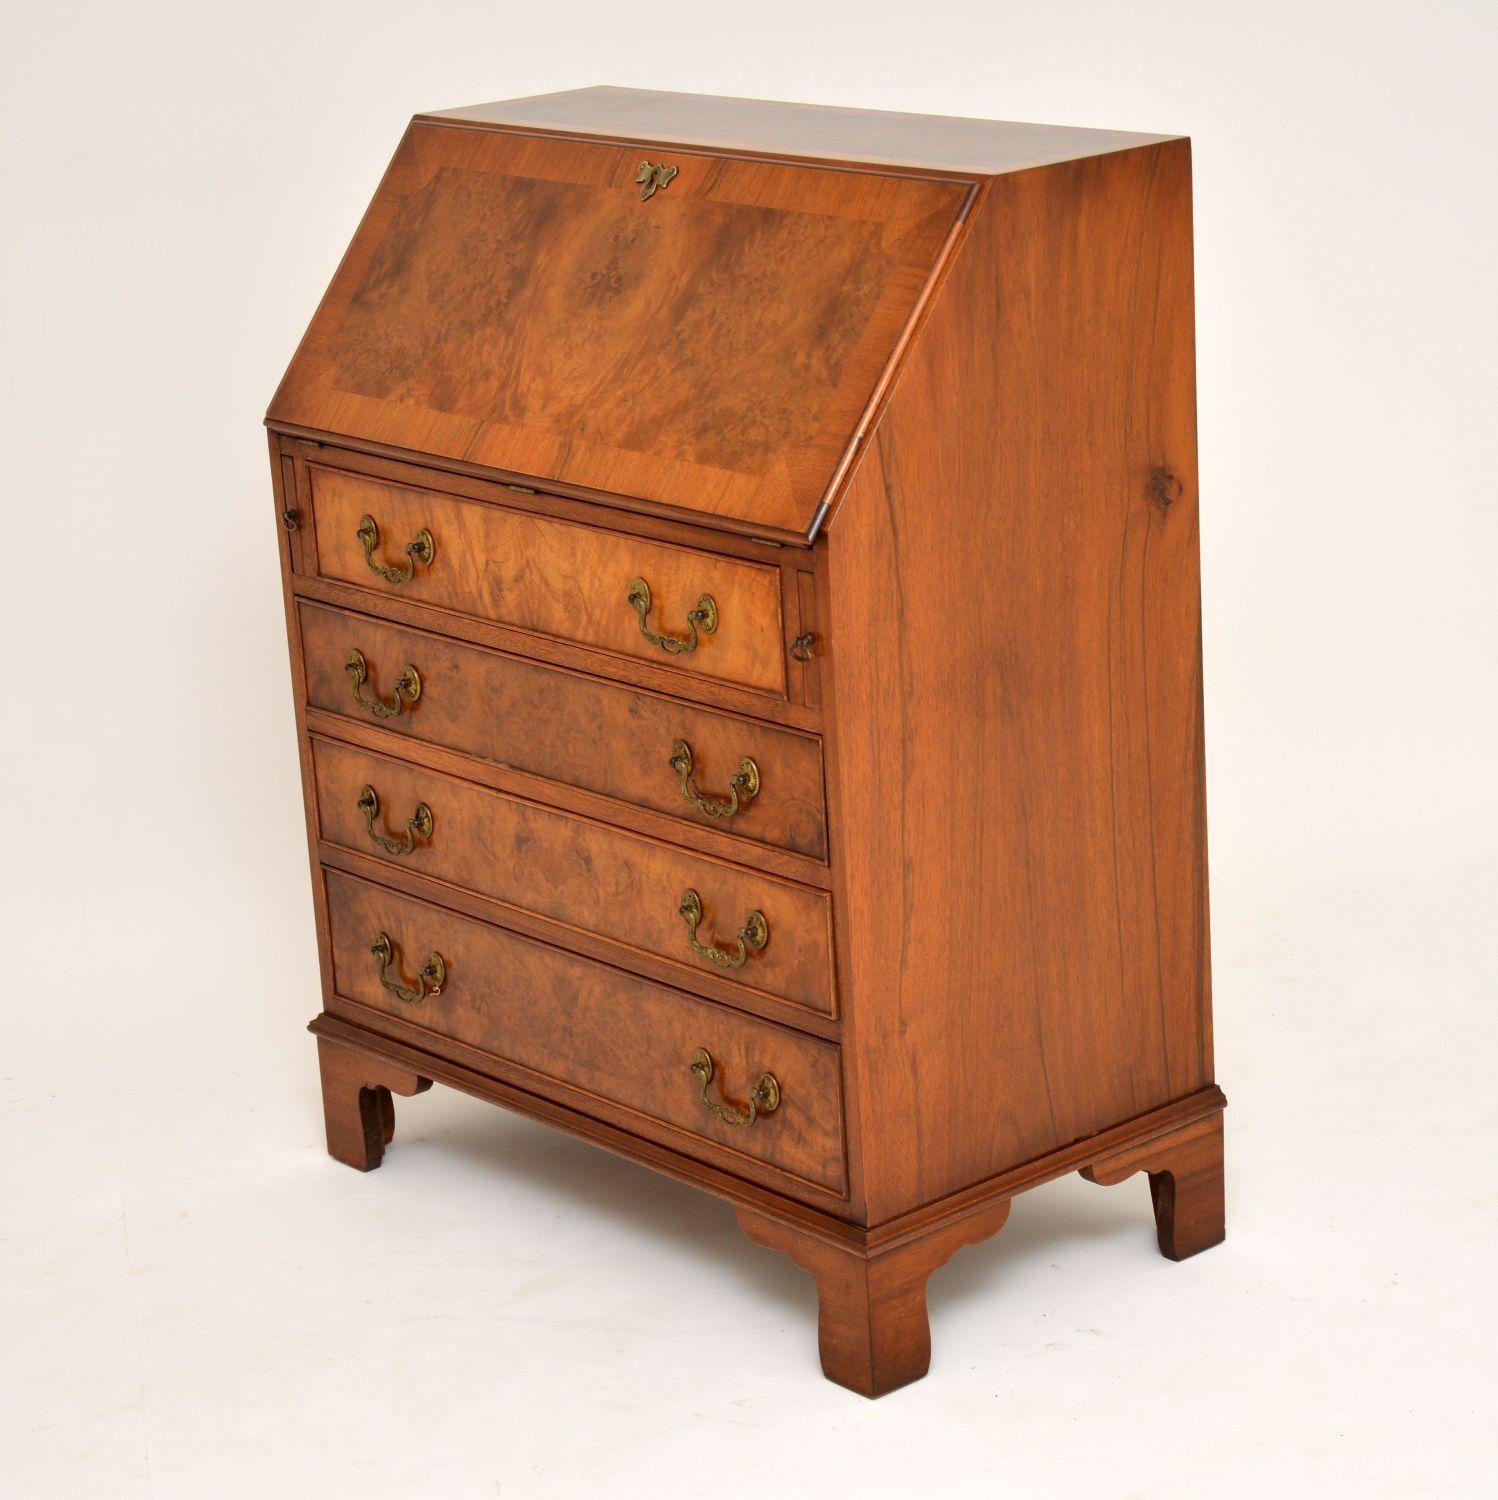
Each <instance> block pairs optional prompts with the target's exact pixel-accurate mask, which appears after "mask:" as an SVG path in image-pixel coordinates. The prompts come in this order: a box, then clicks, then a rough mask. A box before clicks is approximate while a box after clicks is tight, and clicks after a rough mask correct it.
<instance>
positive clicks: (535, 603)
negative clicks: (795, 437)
mask: <svg viewBox="0 0 1498 1500" xmlns="http://www.w3.org/2000/svg"><path fill="white" fill-rule="evenodd" d="M310 480H311V490H312V514H313V519H314V524H315V526H316V528H317V557H318V568H319V573H320V575H321V576H322V577H324V578H331V579H336V580H338V581H340V582H343V583H348V584H353V585H355V586H357V587H359V588H363V589H368V590H370V591H371V592H372V593H373V594H375V595H376V596H378V597H380V598H389V597H392V596H395V597H398V598H400V599H401V600H403V601H406V602H415V603H420V604H427V605H435V606H438V607H440V608H443V609H452V610H458V611H460V612H462V613H464V614H468V615H475V616H478V617H479V618H481V619H487V620H494V621H497V622H499V623H501V624H505V625H512V626H517V627H519V628H520V629H522V630H529V631H534V632H536V633H538V634H541V635H549V636H554V637H556V638H557V639H559V640H566V641H576V642H578V643H579V644H582V645H586V646H593V647H597V648H600V649H602V650H606V651H612V652H617V653H619V654H620V655H623V656H631V657H638V658H641V659H643V660H645V661H649V662H651V663H652V664H654V665H657V666H670V667H673V668H675V669H677V670H678V671H680V672H681V673H682V674H684V675H685V676H688V677H694V676H703V677H712V678H717V679H721V680H723V681H726V682H734V683H739V684H741V685H743V686H746V687H750V688H754V689H756V690H757V691H759V692H764V693H772V694H775V695H777V696H780V697H783V696H784V694H785V652H784V647H783V645H782V640H783V636H784V627H783V623H782V619H781V600H780V570H779V569H778V568H776V567H770V566H764V565H755V564H753V563H747V562H741V561H738V560H737V559H733V558H726V557H717V556H713V555H712V554H711V553H706V552H700V551H693V550H688V549H687V548H684V547H674V546H665V545H662V544H661V543H659V542H651V541H646V540H645V539H643V538H641V537H633V536H625V535H622V534H620V533H618V532H612V531H602V530H599V529H598V528H596V527H586V526H577V525H574V524H572V523H570V522H566V521H557V520H553V519H551V518H549V517H546V516H538V515H534V514H530V513H527V512H525V511H521V510H512V509H506V508H502V507H500V506H497V505H488V504H484V503H482V502H479V501H473V500H467V499H462V498H459V497H458V496H455V495H452V494H446V493H443V492H441V491H439V490H436V489H433V488H427V487H423V488H416V487H414V486H410V485H395V484H389V483H386V482H384V481H382V480H376V479H371V478H369V477H367V476H365V475H362V474H351V473H349V472H347V471H346V470H342V469H335V468H326V467H323V466H322V465H312V466H311V468H310ZM366 515H367V516H370V517H372V518H373V519H374V521H375V523H376V525H377V527H378V530H379V536H380V545H379V547H378V548H377V549H376V551H375V554H374V560H375V561H376V562H377V563H381V564H382V565H385V566H389V567H396V568H403V567H404V566H405V564H406V555H405V550H404V549H405V546H406V544H407V543H408V542H410V541H412V540H413V539H414V538H415V537H416V535H417V533H418V532H420V531H426V532H428V533H429V534H430V535H431V537H432V539H433V543H434V548H435V550H434V555H433V559H432V563H431V565H430V566H429V567H423V566H420V565H417V566H416V567H415V569H414V572H413V574H412V576H411V578H410V579H409V580H408V581H402V582H399V583H392V582H389V581H388V580H386V579H385V578H382V577H381V576H380V575H379V574H377V573H375V572H374V571H373V570H372V569H371V568H370V566H369V562H368V560H367V559H366V557H365V553H364V546H363V543H362V541H361V540H360V538H359V535H358V533H359V528H360V525H361V523H362V521H363V518H364V517H365V516H366ZM637 577H638V578H643V579H644V580H645V581H646V583H648V584H649V585H650V592H651V595H652V600H653V607H652V609H651V611H650V613H649V615H648V616H647V619H646V623H647V624H648V626H649V628H650V629H651V630H652V631H653V632H654V633H655V634H657V635H667V636H671V637H673V638H685V637H686V636H687V614H688V612H689V611H690V610H692V609H695V608H696V606H697V602H698V600H699V599H700V598H701V596H702V595H704V594H706V595H709V596H711V598H712V599H713V600H714V602H715V603H716V604H717V607H718V627H717V629H716V630H715V631H713V632H712V633H711V634H709V633H706V632H699V633H698V637H697V642H698V643H697V647H696V649H695V650H693V651H691V652H689V653H683V654H675V655H673V654H670V653H668V652H666V651H664V650H662V648H661V647H660V646H658V645H655V644H653V643H652V642H651V641H649V640H648V639H647V638H646V637H645V635H644V634H643V633H642V632H641V630H640V620H639V616H638V614H637V613H636V611H635V609H634V607H633V606H632V605H631V604H630V602H629V592H630V585H631V583H632V582H633V580H634V579H635V578H637Z"/></svg>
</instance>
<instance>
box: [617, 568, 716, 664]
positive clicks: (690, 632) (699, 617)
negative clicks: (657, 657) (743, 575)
mask: <svg viewBox="0 0 1498 1500" xmlns="http://www.w3.org/2000/svg"><path fill="white" fill-rule="evenodd" d="M629 602H630V603H631V604H632V605H633V606H634V611H635V613H636V614H637V615H638V616H639V617H640V634H641V635H643V636H644V637H645V639H646V640H647V641H649V642H650V643H651V644H652V645H655V646H659V647H660V648H661V650H662V651H664V652H666V653H667V655H669V656H687V655H690V654H691V653H692V652H693V651H695V650H696V649H697V627H698V626H699V625H700V626H701V627H702V633H703V634H704V635H711V634H712V633H713V632H714V631H715V630H716V629H717V628H718V606H717V604H716V603H715V602H714V601H713V596H712V595H711V594H704V595H703V596H702V597H701V598H700V599H699V600H698V601H697V608H696V609H694V610H689V611H688V613H687V634H686V638H685V639H682V638H681V637H680V636H674V635H656V633H655V632H654V631H653V630H651V628H650V627H649V626H648V625H647V624H646V623H645V616H646V615H648V614H649V613H650V603H651V600H650V585H649V584H648V583H646V582H645V580H644V579H643V578H636V579H633V580H632V581H631V582H630V585H629Z"/></svg>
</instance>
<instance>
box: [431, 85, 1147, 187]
mask: <svg viewBox="0 0 1498 1500" xmlns="http://www.w3.org/2000/svg"><path fill="white" fill-rule="evenodd" d="M418 118H420V119H431V120H442V121H451V122H463V123H468V124H474V125H500V126H506V125H507V126H511V127H516V128H519V129H527V130H553V131H567V132H571V133H575V134H578V135H600V136H613V137H615V138H619V137H624V138H628V139H630V140H635V141H667V142H671V143H673V144H681V145H686V146H699V147H707V148H710V149H713V150H717V151H733V152H756V153H768V154H773V155H777V156H794V157H805V158H808V159H811V160H820V161H847V162H859V163H864V164H867V163H870V162H876V163H881V164H884V165H888V166H896V167H913V168H920V169H924V170H928V171H938V172H974V173H984V174H987V173H997V172H1023V171H1027V170H1029V169H1030V168H1032V167H1043V166H1046V165H1048V164H1050V163H1052V162H1058V161H1074V160H1076V159H1077V158H1079V157H1084V156H1096V155H1100V154H1102V153H1104V152H1109V151H1123V150H1127V149H1129V148H1131V147H1135V146H1146V145H1149V144H1151V143H1153V142H1156V141H1162V140H1166V139H1168V137H1166V136H1159V135H1140V134H1137V133H1133V132H1129V131H1124V130H1086V129H1081V128H1078V127H1077V126H1074V125H1026V124H1020V123H1018V122H1016V121H1013V120H971V119H962V118H959V117H956V116H952V115H918V114H905V113H895V112H893V111H890V110H880V109H839V108H835V107H833V106H831V105H826V104H787V103H782V102H776V101H772V100H768V99H731V98H724V97H721V96H719V95H714V94H676V93H664V92H662V91H660V90H657V89H622V88H586V89H566V90H563V91H562V92H560V93H555V94H537V95H535V96H533V97H531V98H528V99H499V100H495V101H494V102H493V103H490V104H472V105H468V106H465V107H464V108H462V109H444V110H438V111H435V112H434V113H432V114H430V115H422V116H418Z"/></svg>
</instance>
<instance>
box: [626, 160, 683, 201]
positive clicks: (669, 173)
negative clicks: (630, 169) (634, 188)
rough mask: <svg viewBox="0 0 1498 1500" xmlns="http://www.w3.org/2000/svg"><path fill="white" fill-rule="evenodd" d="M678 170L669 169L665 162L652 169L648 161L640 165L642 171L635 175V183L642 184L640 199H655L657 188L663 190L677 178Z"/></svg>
mask: <svg viewBox="0 0 1498 1500" xmlns="http://www.w3.org/2000/svg"><path fill="white" fill-rule="evenodd" d="M676 171H677V169H676V168H675V167H668V166H666V165H665V163H664V162H663V163H662V164H661V165H660V166H658V167H652V166H651V165H650V163H649V162H648V161H642V162H641V163H640V169H639V171H638V172H636V173H635V181H636V182H638V183H640V184H641V187H640V198H641V200H642V201H643V200H644V199H646V198H650V197H653V196H654V195H655V190H656V189H657V188H663V187H665V185H666V184H667V183H668V182H670V181H671V179H672V178H673V177H675V176H676Z"/></svg>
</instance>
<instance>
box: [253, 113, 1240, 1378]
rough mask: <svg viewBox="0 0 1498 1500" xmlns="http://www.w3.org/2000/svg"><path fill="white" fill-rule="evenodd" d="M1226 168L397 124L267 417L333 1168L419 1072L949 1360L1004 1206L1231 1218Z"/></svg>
mask: <svg viewBox="0 0 1498 1500" xmlns="http://www.w3.org/2000/svg"><path fill="white" fill-rule="evenodd" d="M1193 337H1194V335H1193V325H1192V255H1191V189H1190V156H1189V144H1188V142H1187V141H1185V140H1184V139H1180V138H1173V137H1155V136H1141V135H1126V134H1119V133H1114V132H1106V131H1093V130H1068V129H1061V128H1056V127H1049V126H1034V125H1012V124H997V123H990V122H985V121H974V120H945V119H939V118H934V117H926V116H915V115H885V114H877V113H872V112H864V111H855V110H826V109H817V108H812V107H810V106H804V105H779V104H760V103H753V102H749V101H741V100H726V99H710V98H701V97H696V96H691V95H673V94H656V93H646V92H638V91H634V90H627V89H583V90H578V91H575V92H572V93H564V94H553V95H545V96H541V97H538V98H534V99H524V100H515V101H510V102H506V103H499V104H492V105H484V106H480V107H477V108H473V109H461V110H454V111H450V112H448V113H445V114H434V115H420V116H417V117H416V119H414V120H413V121H412V122H411V125H410V127H409V129H408V130H407V132H406V134H405V137H404V139H403V140H402V141H401V143H400V146H399V148H398V149H397V151H396V154H395V157H394V159H393V161H392V162H391V164H390V167H389V169H388V171H387V172H386V174H385V177H384V180H383V181H382V182H381V184H380V186H379V189H378V191H377V192H376V194H375V197H374V200H373V202H372V204H371V206H370V208H369V210H368V212H367V213H366V215H365V217H364V220H363V223H362V224H361V225H360V227H359V230H358V233H357V234H356V235H355V237H354V240H353V243H352V245H351V246H350V248H349V250H348V253H347V255H346V256H345V258H344V260H343V263H342V265H341V266H340V267H339V270H338V272H337V275H336V276H335V278H334V280H333V283H332V285H331V287H330V288H329V290H328V292H327V295H326V296H325V298H324V300H323V302H322V305H321V307H320V308H319V309H318V311H317V314H316V316H315V317H314V319H313V321H312V324H311V327H310V328H309V330H308V332H307V334H306V337H305V338H304V340H303V341H302V344H301V347H300V348H299V350H298V351H297V354H296V357H295V358H294V360H293V361H292V364H291V367H290V369H289V371H288V372H287V374H286V377H285V379H284V381H283V382H282V385H281V387H280V389H279V391H278V392H277V394H276V396H275V399H274V401H273V402H272V404H271V408H270V413H269V417H268V426H269V429H270V446H271V467H272V474H273V478H274V487H275V506H276V513H277V517H278V520H279V523H280V527H281V530H280V538H281V548H282V563H283V568H284V576H285V592H286V618H287V627H288V631H289V633H290V640H291V657H292V672H293V678H294V685H295V692H296V702H297V724H298V734H299V740H300V746H301V757H302V774H303V782H304V787H305V793H306V805H307V830H308V840H309V845H310V851H311V861H312V873H313V886H314V895H315V903H316V911H317V925H318V937H319V950H320V955H321V965H322V990H323V1009H322V1013H321V1014H320V1015H319V1016H318V1017H317V1019H316V1020H314V1021H313V1023H312V1030H313V1032H314V1033H315V1034H316V1036H317V1042H318V1051H319V1056H320V1059H321V1068H322V1084H323V1097H324V1103H325V1107H326V1117H327V1135H328V1147H329V1150H330V1151H331V1152H332V1154H333V1155H334V1156H335V1157H337V1158H338V1159H339V1160H340V1161H343V1162H347V1163H348V1164H350V1165H351V1166H355V1167H358V1168H360V1169H363V1170H368V1169H369V1168H371V1167H375V1166H378V1165H379V1162H380V1158H381V1154H382V1152H383V1150H384V1148H385V1146H386V1145H387V1144H388V1143H389V1142H390V1140H391V1137H392V1133H393V1129H394V1115H393V1105H392V1095H395V1094H415V1093H419V1092H420V1091H422V1090H423V1089H425V1088H427V1087H429V1086H430V1084H431V1083H432V1082H433V1081H436V1082H439V1083H443V1084H447V1085H449V1086H451V1087H454V1088H458V1089H462V1090H464V1091H466V1092H468V1093H470V1094H474V1095H477V1096H478V1097H480V1098H483V1099H487V1100H491V1101H493V1102H494V1103H496V1104H500V1105H504V1106H506V1107H508V1108H511V1109H515V1110H519V1111H520V1112H522V1113H524V1114H527V1115H529V1116H531V1117H533V1118H535V1119H539V1120H543V1121H546V1122H548V1123H550V1124H553V1125H555V1126H557V1127H558V1128H560V1129H563V1130H567V1131H570V1132H572V1133H573V1134H575V1135H578V1136H581V1137H583V1138H584V1139H587V1140H590V1141H593V1142H596V1143H597V1144H599V1145H601V1146H604V1147H607V1148H608V1149H610V1150H613V1151H617V1152H620V1153H622V1154H624V1155H626V1156H629V1157H631V1158H633V1159H634V1160H636V1161H639V1162H642V1163H644V1164H646V1165H648V1166H651V1167H654V1168H656V1169H658V1170H660V1171H663V1172H667V1173H669V1174H671V1175H672V1176H674V1177H677V1178H680V1179H682V1180H684V1181H687V1182H690V1183H694V1184H696V1185H698V1186H699V1187H702V1188H704V1189H706V1190H707V1191H708V1192H711V1193H715V1194H717V1195H719V1196H720V1197H722V1198H725V1199H727V1200H729V1201H730V1202H731V1203H732V1204H734V1206H735V1207H736V1209H737V1212H738V1215H739V1220H740V1222H741V1223H742V1225H743V1227H744V1229H745V1231H746V1232H747V1233H748V1234H749V1235H750V1236H751V1237H752V1238H753V1239H754V1240H756V1241H758V1242H760V1243H762V1244H764V1245H767V1246H770V1247H773V1248H775V1249H778V1250H783V1251H785V1252H786V1253H787V1254H789V1255H790V1256H791V1257H792V1258H793V1259H794V1260H795V1261H796V1262H797V1263H798V1264H799V1265H801V1266H803V1267H805V1268H806V1269H807V1270H808V1271H810V1272H811V1274H812V1275H813V1276H814V1277H815V1278H816V1281H817V1286H818V1289H819V1294H820V1308H821V1313H820V1344H821V1356H822V1367H823V1369H824V1371H825V1372H826V1374H827V1375H828V1376H829V1377H830V1378H831V1379H833V1380H836V1381H839V1382H841V1383H842V1384H844V1385H847V1386H850V1387H851V1388H852V1389H854V1390H856V1391H861V1392H862V1393H864V1394H865V1395H870V1396H874V1395H879V1394H882V1393H883V1392H885V1391H889V1390H892V1389H894V1388H895V1387H897V1386H899V1385H902V1384H904V1383H906V1382H908V1381H910V1380H914V1379H916V1378H918V1377H919V1376H921V1375H922V1374H924V1373H925V1371H926V1368H927V1364H928V1362H929V1358H930V1339H929V1333H928V1328H927V1318H926V1303H925V1286H926V1280H927V1278H928V1276H929V1275H930V1273H931V1272H932V1271H933V1270H934V1269H935V1268H936V1267H938V1266H940V1265H941V1264H942V1263H943V1262H945V1261H946V1260H947V1259H948V1258H950V1256H951V1255H952V1254H953V1253H954V1252H955V1251H956V1250H957V1249H959V1248H960V1247H962V1246H963V1245H967V1244H971V1243H974V1242H975V1241H978V1240H980V1239H983V1238H985V1237H987V1236H989V1235H991V1234H993V1233H994V1232H995V1231H996V1230H998V1229H999V1228H1000V1227H1001V1226H1002V1225H1003V1223H1004V1219H1005V1216H1006V1214H1007V1213H1008V1209H1009V1203H1010V1200H1011V1199H1012V1198H1013V1197H1014V1196H1015V1195H1016V1194H1017V1193H1019V1192H1021V1191H1023V1190H1025V1189H1027V1188H1031V1187H1035V1186H1037V1185H1039V1184H1041V1183H1044V1182H1046V1181H1047V1180H1049V1179H1052V1178H1055V1177H1058V1176H1060V1175H1062V1174H1064V1173H1068V1172H1073V1171H1080V1172H1081V1173H1082V1174H1083V1175H1084V1176H1085V1177H1088V1178H1089V1179H1090V1180H1092V1181H1094V1182H1098V1183H1104V1184H1107V1183H1115V1182H1120V1181H1122V1180H1123V1179H1125V1178H1127V1177H1129V1176H1131V1175H1133V1174H1135V1173H1138V1172H1144V1173H1146V1174H1147V1176H1148V1181H1149V1186H1150V1192H1151V1196H1152V1200H1153V1205H1154V1211H1155V1217H1156V1221H1157V1225H1158V1230H1159V1241H1160V1248H1161V1250H1162V1251H1163V1252H1164V1253H1165V1254H1166V1255H1168V1256H1171V1257H1172V1258H1177V1259H1179V1258H1181V1257H1183V1256H1187V1255H1191V1254H1194V1253H1195V1252H1197V1251H1198V1250H1202V1249H1205V1248H1206V1247H1208V1246H1210V1245H1213V1244H1216V1243H1217V1242H1218V1241H1219V1240H1221V1239H1222V1237H1223V1187H1222V1109H1223V1105H1224V1099H1223V1096H1222V1094H1221V1092H1220V1091H1219V1090H1218V1088H1217V1086H1216V1084H1215V1082H1214V1080H1213V1068H1212V1044H1211V1017H1210V994H1209V977H1208V976H1209V965H1208V939H1207V874H1206V840H1205V812H1204V806H1205V799H1204V790H1203V749H1202V688H1201V648H1200V606H1199V583H1198V546H1197V486H1196V453H1195V441H1196V440H1195V390H1194V378H1195V377H1194V353H1193Z"/></svg>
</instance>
